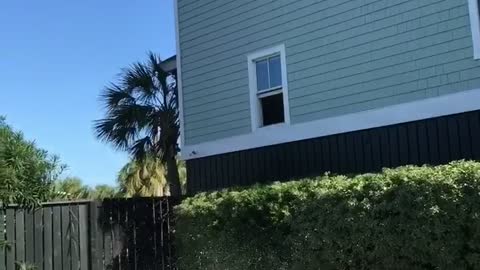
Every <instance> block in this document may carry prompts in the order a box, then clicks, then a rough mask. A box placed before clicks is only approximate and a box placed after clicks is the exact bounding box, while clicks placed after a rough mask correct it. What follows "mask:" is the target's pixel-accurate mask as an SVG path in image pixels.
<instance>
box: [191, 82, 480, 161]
mask: <svg viewBox="0 0 480 270" xmlns="http://www.w3.org/2000/svg"><path fill="white" fill-rule="evenodd" d="M479 109H480V89H474V90H469V91H464V92H459V93H455V94H449V95H444V96H440V97H434V98H429V99H423V100H418V101H413V102H408V103H403V104H398V105H393V106H388V107H384V108H379V109H374V110H369V111H363V112H358V113H352V114H347V115H342V116H336V117H331V118H326V119H321V120H316V121H312V122H307V123H300V124H294V125H290V126H288V125H278V126H271V127H265V128H261V129H257V130H256V131H255V132H252V133H249V134H245V135H240V136H235V137H230V138H225V139H220V140H216V141H211V142H205V143H200V144H197V145H186V146H185V147H184V148H183V149H182V159H185V160H189V159H196V158H201V157H207V156H212V155H218V154H225V153H230V152H236V151H241V150H247V149H254V148H259V147H263V146H269V145H275V144H281V143H287V142H293V141H300V140H305V139H313V138H318V137H323V136H328V135H334V134H341V133H346V132H352V131H358V130H363V129H369V128H376V127H382V126H388V125H394V124H400V123H406V122H411V121H417V120H424V119H428V118H434V117H439V116H445V115H451V114H456V113H463V112H468V111H474V110H479Z"/></svg>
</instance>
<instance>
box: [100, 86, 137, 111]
mask: <svg viewBox="0 0 480 270" xmlns="http://www.w3.org/2000/svg"><path fill="white" fill-rule="evenodd" d="M100 98H101V100H102V101H103V102H104V107H105V109H107V110H108V111H112V110H115V109H116V108H117V107H118V106H121V105H129V104H135V98H134V97H133V96H132V95H131V93H130V92H129V91H127V90H125V89H123V88H121V87H120V86H119V85H116V84H113V83H112V84H110V85H109V86H107V87H105V90H104V91H103V93H102V95H101V96H100Z"/></svg>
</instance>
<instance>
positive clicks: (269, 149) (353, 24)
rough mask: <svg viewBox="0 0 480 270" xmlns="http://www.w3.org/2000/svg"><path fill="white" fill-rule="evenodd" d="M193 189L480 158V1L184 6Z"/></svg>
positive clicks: (190, 0) (262, 1) (225, 1)
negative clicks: (479, 2) (479, 3)
mask: <svg viewBox="0 0 480 270" xmlns="http://www.w3.org/2000/svg"><path fill="white" fill-rule="evenodd" d="M175 9H176V21H177V52H178V55H177V67H178V76H179V93H180V107H181V130H182V136H181V137H182V138H181V140H182V157H183V158H184V159H185V160H186V163H187V170H188V177H189V182H188V183H189V186H188V190H189V192H192V193H194V192H198V191H205V190H213V189H219V188H224V187H230V186H237V185H249V184H253V183H256V182H268V181H277V180H279V181H283V180H288V179H292V178H299V177H306V176H312V175H320V174H323V173H325V172H332V173H363V172H374V171H378V170H381V169H382V168H383V167H396V166H400V165H405V164H419V165H421V164H441V163H446V162H449V161H451V160H457V159H480V62H479V61H478V59H480V19H479V5H478V2H477V0H448V1H445V0H422V1H419V0H222V1H218V0H202V1H198V0H178V2H177V3H176V8H175Z"/></svg>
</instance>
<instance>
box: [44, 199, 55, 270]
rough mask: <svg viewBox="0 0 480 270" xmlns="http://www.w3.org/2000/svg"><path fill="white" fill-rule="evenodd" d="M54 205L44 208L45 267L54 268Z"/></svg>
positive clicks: (47, 268)
mask: <svg viewBox="0 0 480 270" xmlns="http://www.w3.org/2000/svg"><path fill="white" fill-rule="evenodd" d="M52 219H53V207H44V208H43V267H44V270H53V235H54V233H53V226H52Z"/></svg>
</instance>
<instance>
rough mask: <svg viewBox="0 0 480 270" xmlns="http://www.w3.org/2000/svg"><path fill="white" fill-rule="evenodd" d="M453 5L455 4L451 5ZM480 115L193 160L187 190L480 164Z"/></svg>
mask: <svg viewBox="0 0 480 270" xmlns="http://www.w3.org/2000/svg"><path fill="white" fill-rule="evenodd" d="M448 1H451V0H448ZM478 138H480V111H472V112H467V113H461V114H454V115H448V116H442V117H436V118H430V119H426V120H420V121H414V122H408V123H402V124H397V125H390V126H384V127H379V128H372V129H366V130H360V131H355V132H348V133H342V134H337V135H331V136H325V137H321V138H314V139H308V140H302V141H296V142H290V143H284V144H278V145H272V146H266V147H261V148H256V149H249V150H244V151H237V152H232V153H227V154H221V155H214V156H208V157H203V158H198V159H191V160H187V175H188V181H187V191H188V194H195V193H198V192H202V191H212V190H219V189H223V188H228V187H236V186H249V185H253V184H256V183H270V182H273V181H286V180H292V179H301V178H303V177H310V176H319V175H322V174H324V173H325V172H331V173H333V174H337V173H339V174H357V173H369V172H378V171H381V170H382V168H394V167H397V166H401V165H424V164H429V165H437V164H445V163H447V162H450V161H453V160H460V159H467V160H480V140H478Z"/></svg>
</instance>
